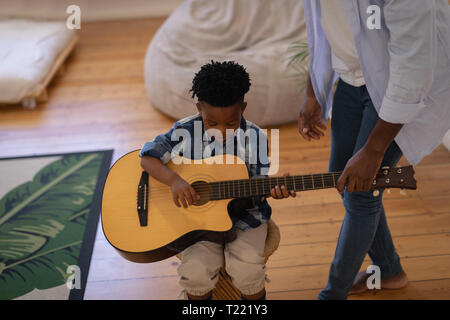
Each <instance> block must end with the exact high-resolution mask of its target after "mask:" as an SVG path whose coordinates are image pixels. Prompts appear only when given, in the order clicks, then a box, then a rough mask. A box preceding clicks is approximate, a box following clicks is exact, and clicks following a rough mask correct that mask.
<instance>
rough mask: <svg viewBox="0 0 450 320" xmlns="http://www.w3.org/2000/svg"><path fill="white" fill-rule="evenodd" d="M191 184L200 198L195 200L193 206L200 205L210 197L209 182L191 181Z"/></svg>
mask: <svg viewBox="0 0 450 320" xmlns="http://www.w3.org/2000/svg"><path fill="white" fill-rule="evenodd" d="M191 186H192V188H194V190H195V192H197V194H198V195H199V196H200V199H199V200H197V203H196V204H194V205H195V206H202V205H204V204H205V203H207V202H208V201H209V200H210V199H211V194H212V188H211V186H210V185H209V183H207V182H205V181H196V182H194V183H192V184H191Z"/></svg>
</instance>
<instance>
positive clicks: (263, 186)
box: [208, 172, 342, 200]
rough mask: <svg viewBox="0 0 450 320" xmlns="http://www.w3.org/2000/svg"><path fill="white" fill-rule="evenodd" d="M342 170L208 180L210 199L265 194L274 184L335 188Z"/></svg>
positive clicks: (296, 188) (308, 188)
mask: <svg viewBox="0 0 450 320" xmlns="http://www.w3.org/2000/svg"><path fill="white" fill-rule="evenodd" d="M341 174H342V172H330V173H323V174H310V175H297V176H288V177H271V178H255V179H244V180H227V181H216V182H210V183H208V185H209V186H210V187H211V191H212V194H211V200H221V199H234V198H247V197H254V196H267V195H270V191H271V190H272V188H274V187H275V186H277V185H278V186H282V185H284V186H285V187H286V188H287V190H294V191H307V190H317V189H325V188H335V187H336V183H337V180H338V179H339V177H340V175H341Z"/></svg>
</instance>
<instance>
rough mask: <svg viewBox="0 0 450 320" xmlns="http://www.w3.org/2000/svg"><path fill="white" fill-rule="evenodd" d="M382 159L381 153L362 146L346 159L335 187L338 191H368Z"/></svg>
mask: <svg viewBox="0 0 450 320" xmlns="http://www.w3.org/2000/svg"><path fill="white" fill-rule="evenodd" d="M382 160H383V153H377V152H375V151H371V150H368V149H367V148H365V147H363V148H362V149H360V150H359V151H358V152H357V153H355V154H354V155H353V157H351V158H350V160H348V162H347V165H346V166H345V169H344V172H343V173H342V175H341V176H340V177H339V179H338V181H337V184H336V188H337V189H338V191H339V193H341V194H342V193H343V192H344V187H345V186H347V191H348V192H353V191H365V192H367V191H369V190H370V188H371V186H372V182H373V180H374V179H375V177H376V175H377V172H378V170H379V168H380V165H381V161H382Z"/></svg>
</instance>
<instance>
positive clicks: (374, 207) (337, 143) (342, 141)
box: [318, 80, 402, 299]
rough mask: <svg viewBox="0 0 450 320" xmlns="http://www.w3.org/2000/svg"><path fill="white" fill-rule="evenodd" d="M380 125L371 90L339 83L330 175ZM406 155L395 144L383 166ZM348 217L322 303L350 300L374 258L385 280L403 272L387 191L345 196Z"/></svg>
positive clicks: (342, 165)
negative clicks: (387, 209)
mask: <svg viewBox="0 0 450 320" xmlns="http://www.w3.org/2000/svg"><path fill="white" fill-rule="evenodd" d="M377 121H378V114H377V112H376V111H375V109H374V107H373V104H372V101H371V99H370V97H369V94H368V92H367V89H366V87H365V86H362V87H353V86H351V85H349V84H347V83H345V82H343V81H342V80H339V82H338V86H337V89H336V92H335V95H334V102H333V109H332V118H331V155H330V165H329V171H330V172H331V171H342V170H344V168H345V165H346V163H347V161H348V160H349V159H350V158H351V157H352V156H353V155H354V154H355V153H356V152H357V151H358V150H359V149H361V148H362V147H363V146H364V144H365V143H366V141H367V139H368V137H369V135H370V133H371V131H372V129H373V128H374V126H375V124H376V122H377ZM401 156H402V152H401V151H400V148H399V147H398V145H397V144H396V143H395V141H394V142H393V143H392V144H391V145H390V146H389V148H388V150H387V151H386V153H385V155H384V159H383V161H382V164H381V166H390V167H393V166H395V165H396V164H397V162H398V160H400V158H401ZM342 199H343V203H344V207H345V211H346V212H345V217H344V221H343V223H342V227H341V231H340V234H339V239H338V242H337V245H336V251H335V255H334V259H333V262H332V264H331V267H330V272H329V276H328V284H327V286H326V287H325V289H323V290H322V291H321V292H320V294H319V296H318V298H319V299H346V298H347V296H348V292H349V290H350V289H351V287H352V284H353V280H354V279H355V276H356V275H357V273H358V271H359V269H360V268H361V265H362V263H363V260H364V258H365V256H366V254H367V253H368V254H369V256H370V258H371V259H372V264H374V265H377V266H378V267H379V268H380V271H381V278H389V277H392V276H395V275H396V274H398V273H399V272H401V271H402V267H401V265H400V258H399V256H398V255H397V253H396V251H395V248H394V244H393V242H392V238H391V234H390V231H389V227H388V225H387V222H386V215H385V212H384V208H383V201H382V199H383V190H380V195H379V196H378V197H374V196H373V194H372V192H356V191H355V192H347V191H344V194H343V195H342Z"/></svg>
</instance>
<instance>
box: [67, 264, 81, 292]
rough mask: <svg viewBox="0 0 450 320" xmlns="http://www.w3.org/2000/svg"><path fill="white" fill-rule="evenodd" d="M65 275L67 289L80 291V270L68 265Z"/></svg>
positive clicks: (77, 267)
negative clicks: (66, 275)
mask: <svg viewBox="0 0 450 320" xmlns="http://www.w3.org/2000/svg"><path fill="white" fill-rule="evenodd" d="M66 273H67V274H68V275H69V276H68V277H67V280H66V285H67V288H69V289H70V290H72V289H81V270H80V267H79V266H77V265H70V266H68V267H67V269H66Z"/></svg>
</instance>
